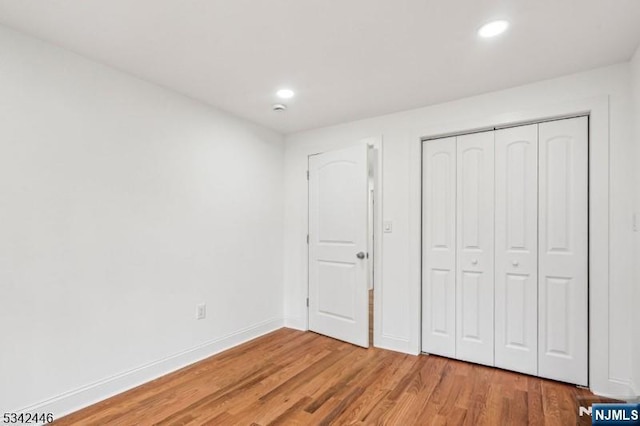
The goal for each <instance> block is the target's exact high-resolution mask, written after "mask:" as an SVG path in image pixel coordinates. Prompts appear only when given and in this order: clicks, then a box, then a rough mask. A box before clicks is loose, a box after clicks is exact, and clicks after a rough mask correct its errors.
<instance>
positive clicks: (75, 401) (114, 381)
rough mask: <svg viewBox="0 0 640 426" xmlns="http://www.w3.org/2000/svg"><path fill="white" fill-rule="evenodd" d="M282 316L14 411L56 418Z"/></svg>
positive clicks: (273, 325)
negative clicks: (47, 414)
mask: <svg viewBox="0 0 640 426" xmlns="http://www.w3.org/2000/svg"><path fill="white" fill-rule="evenodd" d="M283 325H284V321H283V319H282V318H273V319H270V320H267V321H263V322H261V323H258V324H255V325H252V326H250V327H247V328H244V329H242V330H238V331H236V332H233V333H230V334H228V335H226V336H223V337H221V338H219V339H214V340H211V341H209V342H206V343H204V344H202V345H199V346H196V347H194V348H191V349H188V350H186V351H183V352H180V353H177V354H174V355H171V356H169V357H167V358H164V359H161V360H158V361H155V362H152V363H149V364H146V365H143V366H141V367H138V368H135V369H132V370H129V371H126V372H124V373H121V374H118V375H116V376H112V377H108V378H106V379H104V380H101V381H99V382H96V383H92V384H89V385H87V386H84V387H82V388H79V389H74V390H72V391H69V392H66V393H64V394H61V395H58V396H56V397H53V398H50V399H48V400H46V401H41V402H39V403H36V404H33V405H31V406H29V407H25V408H23V409H22V410H16V412H24V413H26V412H30V413H35V412H37V413H53V415H54V418H56V419H58V418H60V417H62V416H65V415H67V414H70V413H73V412H74V411H78V410H80V409H82V408H85V407H88V406H89V405H92V404H95V403H96V402H99V401H102V400H104V399H107V398H109V397H112V396H114V395H117V394H119V393H122V392H124V391H127V390H129V389H132V388H134V387H136V386H140V385H141V384H144V383H147V382H149V381H151V380H154V379H157V378H158V377H161V376H164V375H166V374H169V373H171V372H173V371H176V370H179V369H181V368H183V367H186V366H188V365H190V364H193V363H195V362H198V361H201V360H203V359H205V358H208V357H210V356H212V355H215V354H217V353H219V352H222V351H224V350H227V349H230V348H232V347H234V346H237V345H239V344H241V343H244V342H247V341H249V340H251V339H255V338H256V337H260V336H262V335H264V334H267V333H270V332H272V331H274V330H277V329H279V328H282V327H283Z"/></svg>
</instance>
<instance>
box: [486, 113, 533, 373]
mask: <svg viewBox="0 0 640 426" xmlns="http://www.w3.org/2000/svg"><path fill="white" fill-rule="evenodd" d="M495 150H496V156H495V161H496V164H495V170H496V173H495V181H496V186H495V191H496V193H495V196H496V204H495V206H496V209H495V227H496V228H495V292H496V297H495V321H496V327H495V339H496V345H495V351H496V352H495V365H496V366H497V367H501V368H506V369H509V370H514V371H519V372H522V373H527V374H533V375H535V374H537V373H538V125H537V124H532V125H529V126H521V127H514V128H511V129H504V130H498V131H496V146H495Z"/></svg>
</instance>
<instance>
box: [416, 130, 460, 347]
mask: <svg viewBox="0 0 640 426" xmlns="http://www.w3.org/2000/svg"><path fill="white" fill-rule="evenodd" d="M422 164H423V183H422V188H423V197H422V215H423V217H422V233H423V235H422V242H423V243H422V244H423V249H422V255H423V259H422V267H423V270H422V350H423V351H424V352H427V353H432V354H438V355H443V356H449V357H455V343H456V342H455V289H456V139H455V138H445V139H438V140H433V141H427V142H424V144H423V158H422Z"/></svg>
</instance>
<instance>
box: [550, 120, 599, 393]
mask: <svg viewBox="0 0 640 426" xmlns="http://www.w3.org/2000/svg"><path fill="white" fill-rule="evenodd" d="M588 150H589V146H588V119H587V117H579V118H572V119H566V120H558V121H552V122H548V123H541V124H540V125H539V175H540V177H539V192H540V194H539V213H538V215H539V222H538V226H539V243H538V245H539V260H538V261H539V269H538V276H539V283H538V291H539V293H538V297H539V304H538V307H539V311H538V316H539V341H538V351H539V352H538V374H539V375H540V376H542V377H547V378H550V379H555V380H562V381H565V382H570V383H575V384H578V385H584V386H587V385H588V372H587V370H588V359H587V357H588V355H587V354H588V347H587V345H588V281H587V280H588V266H587V265H588V263H587V262H588V258H587V256H588ZM594 202H596V203H597V202H603V200H594Z"/></svg>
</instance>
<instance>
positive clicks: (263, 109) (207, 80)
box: [0, 0, 640, 133]
mask: <svg viewBox="0 0 640 426" xmlns="http://www.w3.org/2000/svg"><path fill="white" fill-rule="evenodd" d="M499 18H502V19H508V20H509V21H510V22H511V27H510V29H509V31H508V32H507V33H505V34H504V35H502V36H499V37H497V38H495V39H479V38H478V37H477V34H476V31H477V29H478V28H479V27H480V26H481V25H482V24H483V23H485V22H487V21H490V20H493V19H499ZM0 23H2V24H4V25H6V26H8V27H10V28H14V29H17V30H19V31H23V32H25V33H27V34H31V35H34V36H36V37H38V38H41V39H44V40H47V41H50V42H53V43H55V44H57V45H60V46H63V47H66V48H68V49H70V50H72V51H75V52H77V53H80V54H82V55H84V56H86V57H89V58H92V59H95V60H97V61H99V62H102V63H105V64H108V65H111V66H113V67H115V68H118V69H120V70H123V71H126V72H128V73H130V74H133V75H136V76H138V77H141V78H143V79H145V80H148V81H151V82H154V83H157V84H159V85H162V86H165V87H168V88H171V89H174V90H176V91H178V92H180V93H183V94H186V95H188V96H191V97H193V98H197V99H200V100H202V101H204V102H206V103H209V104H211V105H213V106H216V107H218V108H220V109H223V110H226V111H229V112H231V113H234V114H236V115H239V116H241V117H244V118H246V119H249V120H251V121H254V122H257V123H260V124H263V125H265V126H267V127H270V128H272V129H275V130H277V131H279V132H282V133H292V132H296V131H300V130H305V129H310V128H315V127H320V126H325V125H329V124H335V123H341V122H346V121H351V120H355V119H359V118H365V117H370V116H374V115H379V114H384V113H390V112H396V111H401V110H406V109H411V108H416V107H420V106H425V105H430V104H435V103H439V102H444V101H449V100H453V99H458V98H461V97H465V96H471V95H476V94H480V93H485V92H489V91H493V90H499V89H503V88H507V87H512V86H516V85H520V84H524V83H528V82H532V81H537V80H541V79H546V78H551V77H555V76H559V75H564V74H569V73H573V72H576V71H582V70H587V69H591V68H595V67H599V66H603V65H608V64H613V63H617V62H621V61H626V60H628V59H629V58H630V56H631V55H632V54H633V52H634V50H635V48H636V46H638V44H639V43H640V1H638V0H503V1H497V0H437V1H436V0H341V1H331V0H268V1H267V0H226V1H223V0H46V1H43V0H0ZM281 87H290V88H292V89H294V90H295V91H296V93H297V95H296V97H295V98H294V99H291V100H288V101H286V102H285V103H287V104H288V106H289V109H288V111H286V112H274V111H272V110H271V104H273V103H274V102H277V101H278V99H277V98H276V97H275V91H276V89H278V88H281Z"/></svg>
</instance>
